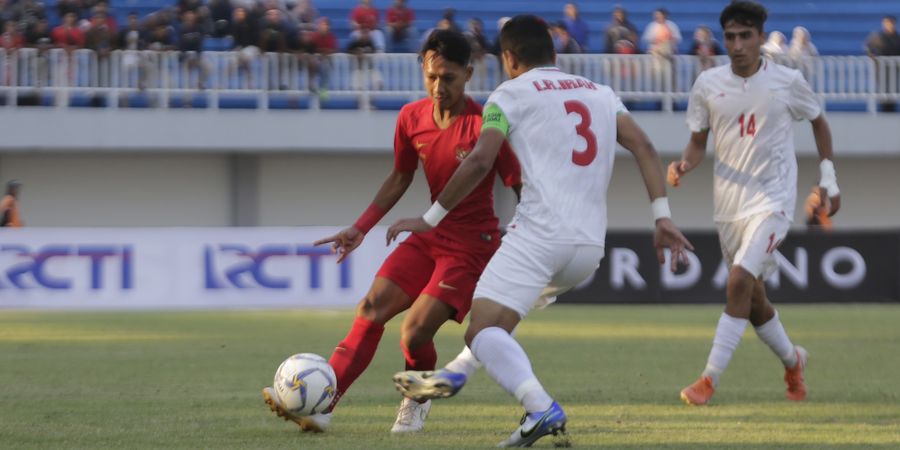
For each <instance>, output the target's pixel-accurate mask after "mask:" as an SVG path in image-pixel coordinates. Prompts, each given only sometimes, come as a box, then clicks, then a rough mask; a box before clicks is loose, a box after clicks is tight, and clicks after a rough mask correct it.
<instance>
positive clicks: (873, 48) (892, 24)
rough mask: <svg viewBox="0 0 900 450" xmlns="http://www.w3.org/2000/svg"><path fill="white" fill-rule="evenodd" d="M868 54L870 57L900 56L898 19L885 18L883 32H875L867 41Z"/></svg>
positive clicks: (892, 17) (882, 25)
mask: <svg viewBox="0 0 900 450" xmlns="http://www.w3.org/2000/svg"><path fill="white" fill-rule="evenodd" d="M866 54H868V55H869V56H873V57H874V56H900V34H898V33H897V18H896V17H894V16H884V18H882V19H881V31H874V32H872V34H870V35H869V37H868V38H867V39H866Z"/></svg>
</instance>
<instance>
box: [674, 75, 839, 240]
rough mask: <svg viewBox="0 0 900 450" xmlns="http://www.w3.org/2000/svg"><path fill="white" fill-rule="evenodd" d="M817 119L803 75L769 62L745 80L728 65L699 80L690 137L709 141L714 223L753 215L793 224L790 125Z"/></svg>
mask: <svg viewBox="0 0 900 450" xmlns="http://www.w3.org/2000/svg"><path fill="white" fill-rule="evenodd" d="M819 114H821V109H820V107H819V103H818V100H817V99H816V96H815V94H813V92H812V90H811V89H810V87H809V84H808V83H807V82H806V80H804V79H803V75H802V74H801V73H800V72H799V71H796V70H794V69H790V68H787V67H784V66H782V65H779V64H775V63H774V62H772V61H769V60H767V59H763V60H762V66H761V67H760V68H759V70H758V71H757V72H756V73H755V74H753V75H752V76H751V77H750V78H742V77H740V76H738V75H735V74H734V72H732V71H731V66H730V65H724V66H719V67H715V68H712V69H709V70H706V71H704V72H702V73H701V74H700V77H699V78H697V81H696V82H695V83H694V87H693V88H692V89H691V96H690V100H689V102H688V110H687V124H688V127H689V128H690V130H691V131H692V132H700V131H703V130H705V129H709V130H710V131H711V132H712V133H713V134H714V135H715V141H714V143H715V152H716V161H715V169H714V172H715V177H714V178H715V182H714V189H713V197H714V200H715V221H716V222H730V221H736V220H740V219H743V218H746V217H749V216H752V215H754V214H759V213H765V212H775V213H778V212H783V213H784V214H785V215H787V217H793V216H794V206H795V203H796V199H797V157H796V155H795V153H794V133H793V125H792V122H793V120H801V119H807V120H812V119H815V118H816V117H818V116H819Z"/></svg>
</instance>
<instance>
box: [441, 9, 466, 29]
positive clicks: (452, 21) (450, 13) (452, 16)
mask: <svg viewBox="0 0 900 450" xmlns="http://www.w3.org/2000/svg"><path fill="white" fill-rule="evenodd" d="M441 18H442V20H446V21H447V26H448V27H449V28H447V29H448V30H453V31H455V32H457V33H462V29H461V28H459V25H457V24H456V10H455V9H453V8H447V9H445V10H444V14H443V16H441Z"/></svg>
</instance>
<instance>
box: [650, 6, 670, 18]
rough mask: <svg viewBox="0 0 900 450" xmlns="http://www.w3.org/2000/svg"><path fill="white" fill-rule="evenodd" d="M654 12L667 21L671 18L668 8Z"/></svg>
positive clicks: (657, 9)
mask: <svg viewBox="0 0 900 450" xmlns="http://www.w3.org/2000/svg"><path fill="white" fill-rule="evenodd" d="M653 12H655V13H660V14H662V15H663V17H665V18H666V19H668V18H669V10H668V9H666V8H656V10H655V11H653Z"/></svg>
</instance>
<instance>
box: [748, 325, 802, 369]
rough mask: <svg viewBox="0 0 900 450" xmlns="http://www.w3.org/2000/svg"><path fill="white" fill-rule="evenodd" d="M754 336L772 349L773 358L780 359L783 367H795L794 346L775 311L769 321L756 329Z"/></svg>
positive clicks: (795, 353)
mask: <svg viewBox="0 0 900 450" xmlns="http://www.w3.org/2000/svg"><path fill="white" fill-rule="evenodd" d="M756 335H757V336H759V339H760V340H761V341H763V342H765V343H766V345H768V346H769V348H771V349H772V351H773V352H774V353H775V356H778V358H780V359H781V362H782V363H784V367H794V366H795V365H797V352H796V351H795V350H794V344H793V343H791V340H790V339H789V338H788V335H787V333H786V332H785V331H784V326H783V325H782V324H781V320H779V319H778V311H775V316H774V317H772V318H771V319H769V321H768V322H766V323H764V324H762V325H761V326H758V327H756Z"/></svg>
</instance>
